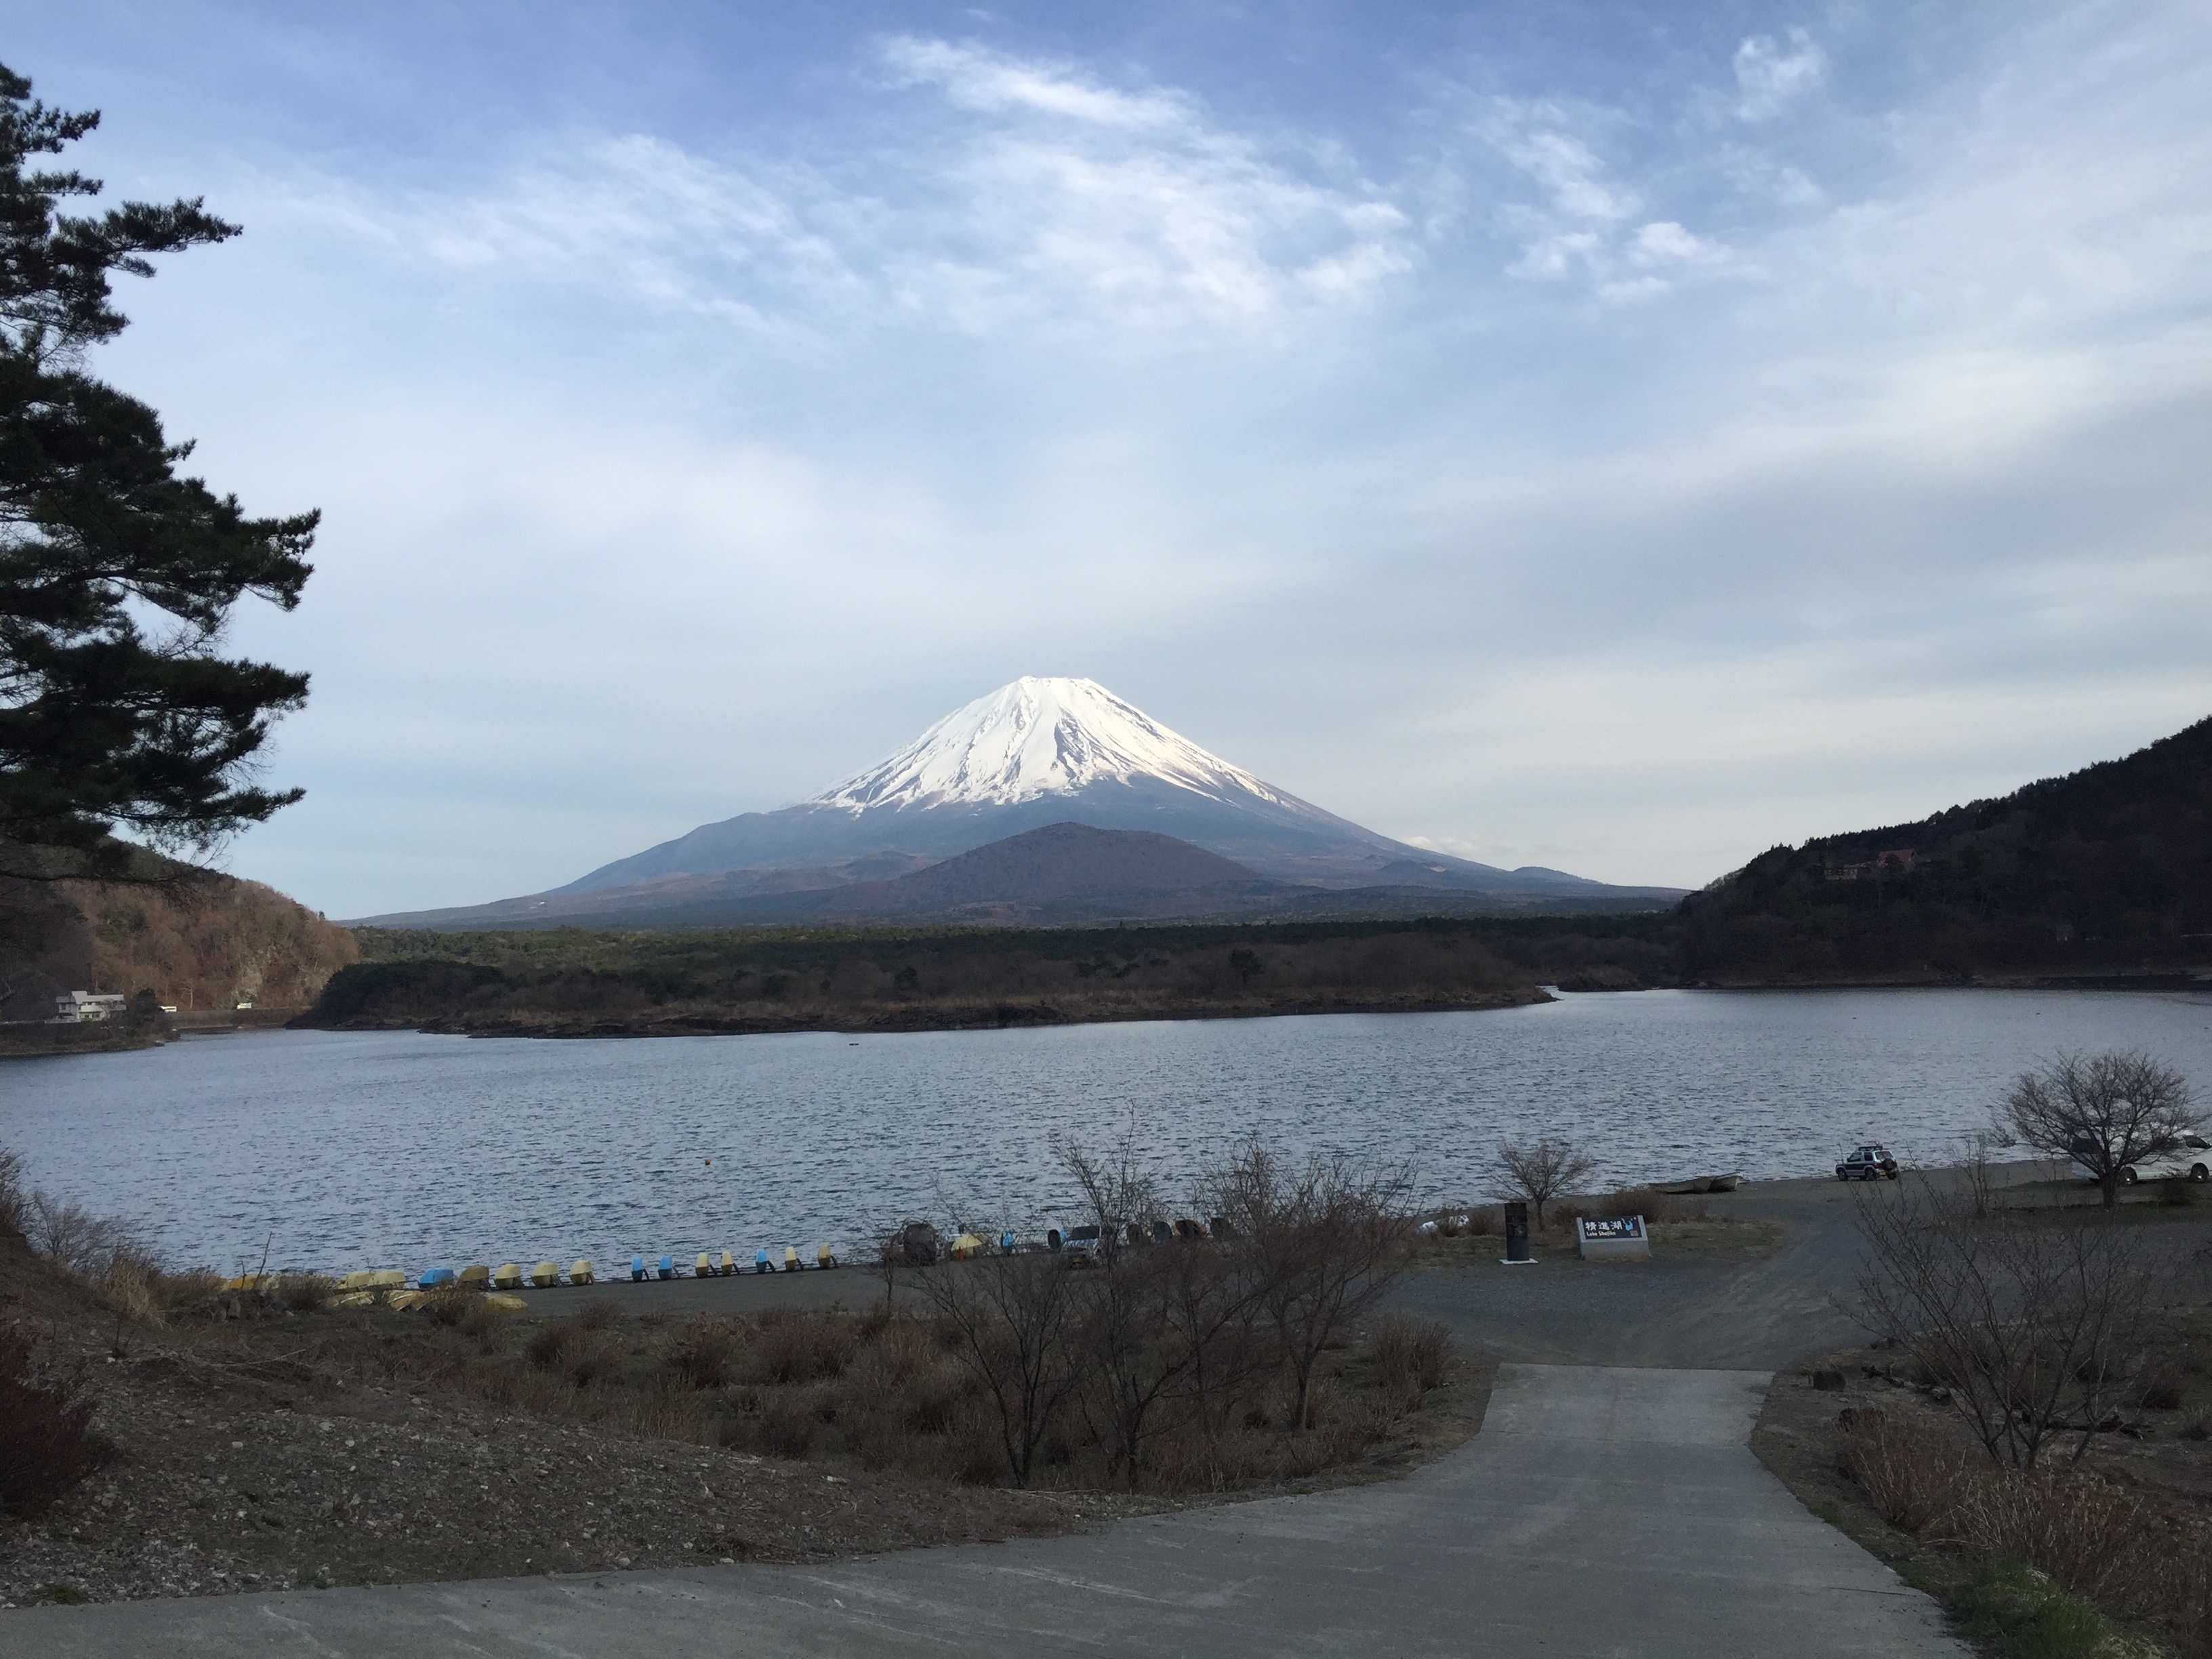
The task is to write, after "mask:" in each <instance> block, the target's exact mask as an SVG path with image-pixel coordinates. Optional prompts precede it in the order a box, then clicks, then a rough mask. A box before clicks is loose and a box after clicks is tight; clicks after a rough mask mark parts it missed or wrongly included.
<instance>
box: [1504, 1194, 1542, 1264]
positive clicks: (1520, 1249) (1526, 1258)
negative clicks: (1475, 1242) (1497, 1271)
mask: <svg viewBox="0 0 2212 1659" xmlns="http://www.w3.org/2000/svg"><path fill="white" fill-rule="evenodd" d="M1535 1259H1536V1258H1535V1257H1534V1256H1533V1255H1529V1254H1528V1206H1527V1205H1526V1204H1508V1205H1507V1206H1505V1262H1506V1265H1507V1266H1508V1267H1517V1266H1519V1265H1520V1264H1522V1263H1523V1262H1532V1261H1535Z"/></svg>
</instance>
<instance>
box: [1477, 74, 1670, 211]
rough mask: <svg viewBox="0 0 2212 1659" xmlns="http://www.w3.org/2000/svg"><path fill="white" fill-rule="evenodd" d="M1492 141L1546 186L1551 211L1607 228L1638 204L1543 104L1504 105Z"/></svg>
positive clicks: (1630, 191)
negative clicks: (1606, 226)
mask: <svg viewBox="0 0 2212 1659" xmlns="http://www.w3.org/2000/svg"><path fill="white" fill-rule="evenodd" d="M1493 142H1494V143H1496V144H1497V146H1498V149H1499V150H1500V151H1501V152H1502V153H1503V154H1504V156H1505V158H1506V159H1507V160H1508V161H1511V162H1512V163H1513V165H1514V166H1515V167H1518V168H1520V169H1521V171H1522V172H1523V173H1527V174H1528V176H1529V177H1530V178H1532V179H1534V180H1535V181H1536V182H1537V183H1538V184H1540V185H1543V186H1544V188H1545V190H1546V191H1547V192H1548V193H1549V195H1550V197H1551V200H1550V204H1549V205H1550V208H1551V210H1552V211H1553V213H1555V214H1558V215H1559V216H1562V217H1565V218H1568V219H1579V220H1588V221H1593V222H1597V223H1601V224H1609V223H1611V222H1613V221H1615V220H1619V219H1626V218H1627V217H1628V216H1630V215H1631V214H1632V213H1634V212H1635V211H1636V210H1637V208H1638V206H1639V205H1640V203H1639V199H1638V195H1637V192H1636V191H1634V190H1633V189H1632V188H1630V187H1629V186H1627V185H1623V184H1621V183H1619V182H1618V181H1616V180H1614V179H1612V178H1611V177H1609V176H1608V172H1607V167H1606V165H1605V163H1604V162H1603V161H1601V160H1599V158H1598V156H1597V155H1596V153H1595V151H1594V150H1592V149H1591V148H1590V147H1589V144H1588V143H1585V142H1584V141H1583V139H1581V138H1579V137H1576V136H1575V135H1574V134H1573V133H1571V132H1569V131H1565V128H1564V125H1563V116H1562V112H1560V111H1559V110H1558V109H1556V108H1554V107H1553V106H1547V105H1536V106H1513V105H1510V104H1507V105H1502V106H1500V109H1499V112H1498V121H1497V123H1496V127H1495V136H1494V138H1493Z"/></svg>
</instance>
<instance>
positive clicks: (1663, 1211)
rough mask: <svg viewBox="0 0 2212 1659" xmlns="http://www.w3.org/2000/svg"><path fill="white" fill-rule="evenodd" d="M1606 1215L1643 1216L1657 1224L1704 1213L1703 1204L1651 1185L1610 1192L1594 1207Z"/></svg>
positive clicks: (1600, 1213)
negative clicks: (1680, 1197) (1690, 1201)
mask: <svg viewBox="0 0 2212 1659" xmlns="http://www.w3.org/2000/svg"><path fill="white" fill-rule="evenodd" d="M1593 1207H1594V1209H1595V1213H1597V1214H1599V1215H1602V1216H1614V1217H1619V1216H1631V1215H1640V1216H1642V1217H1643V1218H1644V1220H1646V1221H1648V1222H1650V1223H1651V1224H1652V1225H1655V1226H1656V1225H1658V1224H1660V1223H1662V1222H1668V1221H1686V1220H1687V1219H1689V1218H1690V1217H1691V1215H1692V1214H1693V1213H1702V1212H1703V1210H1704V1206H1702V1205H1699V1206H1692V1205H1690V1204H1686V1203H1685V1202H1683V1200H1680V1199H1679V1198H1676V1197H1674V1195H1673V1194H1669V1193H1662V1192H1658V1191H1656V1190H1654V1189H1653V1188H1650V1187H1624V1188H1621V1189H1620V1191H1619V1192H1617V1193H1607V1194H1606V1195H1605V1196H1604V1197H1603V1198H1601V1199H1600V1200H1597V1203H1596V1204H1595V1206H1593Z"/></svg>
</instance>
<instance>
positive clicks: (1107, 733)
mask: <svg viewBox="0 0 2212 1659" xmlns="http://www.w3.org/2000/svg"><path fill="white" fill-rule="evenodd" d="M1066 823H1074V824H1080V825H1085V826H1087V827H1089V828H1091V829H1104V830H1140V831H1148V832H1151V833H1152V835H1154V836H1172V837H1174V838H1176V840H1178V841H1182V842H1189V843H1190V844H1191V845H1192V846H1194V847H1196V848H1203V849H1204V850H1205V851H1206V852H1207V853H1211V854H1218V856H1219V857H1221V858H1224V859H1228V860H1234V861H1235V863H1237V865H1241V866H1243V869H1244V871H1246V872H1249V873H1250V874H1251V875H1252V876H1253V877H1254V878H1255V879H1256V880H1257V882H1258V884H1259V885H1261V886H1267V887H1273V886H1276V885H1278V884H1294V885H1295V887H1296V888H1297V889H1300V890H1305V891H1306V892H1307V893H1308V894H1309V895H1311V896H1316V897H1317V895H1314V894H1313V890H1316V889H1321V890H1328V889H1334V890H1346V889H1393V890H1405V889H1429V890H1437V889H1444V890H1457V891H1459V892H1461V893H1463V894H1466V895H1468V896H1475V895H1484V896H1489V897H1491V898H1492V899H1494V900H1496V901H1498V902H1499V903H1500V904H1501V905H1504V906H1515V907H1517V906H1520V905H1524V904H1528V903H1534V902H1546V901H1553V902H1556V901H1566V902H1571V903H1574V902H1578V903H1577V908H1584V907H1587V906H1589V905H1590V904H1591V903H1592V902H1603V901H1607V900H1621V901H1631V902H1642V903H1644V904H1648V903H1650V902H1653V901H1656V900H1664V899H1672V898H1675V897H1678V896H1680V895H1679V894H1678V893H1677V892H1676V891H1675V890H1672V889H1664V888H1638V887H1614V886H1608V885H1607V884H1603V883H1601V882H1594V881H1586V880H1584V879H1583V878H1579V877H1577V876H1571V875H1567V874H1565V873H1564V872H1560V871H1557V870H1547V869H1542V868H1538V867H1534V866H1529V867H1524V868H1522V869H1518V870H1502V869H1498V868H1495V867H1493V866H1490V865H1486V864H1477V863H1474V862H1472V861H1470V860H1465V859H1456V858H1452V857H1450V856H1449V855H1448V854H1441V853H1432V852H1429V851H1427V850H1425V849H1424V848H1417V847H1412V846H1408V845H1407V844H1406V843H1405V842H1398V841H1393V840H1392V839H1390V838H1389V836H1383V835H1378V834H1376V832H1375V831H1374V830H1372V829H1365V828H1363V827H1362V826H1361V825H1359V824H1357V823H1352V821H1351V820H1349V819H1347V818H1341V817H1337V816H1336V815H1335V814H1334V813H1333V812H1329V811H1325V810H1323V809H1322V808H1321V807H1319V806H1316V805H1314V804H1313V803H1312V802H1310V801H1306V800H1301V799H1299V798H1298V797H1297V796H1296V795H1293V794H1291V793H1290V792H1289V791H1288V790H1285V789H1280V788H1278V787H1276V786H1274V785H1273V784H1271V783H1268V782H1267V781H1265V780H1263V779H1261V778H1259V777H1256V776H1255V775H1253V774H1251V773H1249V772H1248V771H1246V770H1244V769H1243V768H1242V767H1240V766H1236V765H1233V764H1231V763H1230V762H1228V761H1225V760H1224V759H1222V758H1221V757H1219V756H1218V755H1214V754H1211V753H1209V752H1208V751H1207V750H1204V749H1201V748H1200V747H1199V745H1198V744H1194V743H1193V742H1192V741H1191V740H1190V739H1189V738H1186V737H1184V736H1182V734H1181V733H1179V732H1174V731H1170V729H1169V728H1168V727H1166V726H1163V725H1161V724H1160V723H1159V722H1158V720H1153V719H1152V717H1151V716H1150V715H1148V714H1145V713H1144V712H1143V711H1142V710H1141V709H1139V708H1136V707H1135V706H1134V705H1133V704H1131V703H1128V702H1124V701H1123V700H1122V699H1121V698H1120V697H1117V696H1115V695H1114V694H1113V693H1112V692H1111V691H1109V690H1107V689H1106V688H1105V687H1104V686H1103V685H1100V684H1098V683H1097V681H1095V680H1088V679H1045V678H1024V679H1018V680H1016V681H1014V682H1013V683H1012V684H1010V685H1004V686H1001V687H1000V688H999V690H995V691H994V692H992V693H990V694H989V695H988V696H981V697H978V698H977V699H975V702H971V703H969V704H968V705H967V706H966V707H964V708H957V709H955V710H954V711H953V712H952V713H951V714H947V715H946V716H945V718H944V719H942V720H939V721H938V722H937V723H936V724H935V725H933V726H931V727H930V728H929V729H928V730H927V731H926V732H923V733H922V734H921V736H920V737H918V738H915V740H914V741H913V742H912V743H910V744H907V745H906V747H904V748H903V749H901V750H898V751H897V752H896V754H893V755H891V756H890V757H887V758H885V759H884V760H882V761H879V762H878V763H876V764H875V765H873V766H871V767H868V768H867V769H865V770H863V771H860V772H857V773H855V774H854V775H852V776H850V777H848V778H846V779H844V780H843V781H841V782H838V783H836V784H833V785H831V786H830V787H829V788H828V789H825V790H823V792H822V793H820V794H818V795H815V796H812V797H811V798H809V799H805V800H802V801H799V802H796V803H794V804H793V805H789V806H784V807H780V808H778V809H776V810H775V811H767V812H744V813H741V814H739V815H738V817H733V818H726V819H724V820H722V821H721V822H720V823H708V824H702V826H700V827H699V828H698V829H694V830H692V831H691V832H690V834H689V835H685V836H678V837H677V838H676V839H675V840H673V841H667V842H662V843H660V845H659V846H657V847H653V848H647V850H646V851H644V852H642V853H639V854H635V855H633V856H631V857H629V858H625V859H618V860H616V861H615V862H613V863H611V864H608V865H603V866H600V867H599V869H597V870H594V871H592V872H591V873H590V874H588V875H586V876H583V877H581V878H579V879H577V880H575V881H573V882H571V883H569V884H568V885H567V886H565V887H557V888H555V889H553V890H551V891H550V892H548V893H544V894H540V895H538V896H535V897H533V898H529V899H507V900H502V901H500V902H498V903H496V904H491V905H483V906H477V907H475V908H472V909H470V910H465V911H435V912H428V913H422V914H420V915H409V916H404V917H402V916H392V917H380V918H376V920H377V921H386V922H390V923H393V924H402V923H411V924H413V925H416V926H430V927H499V926H512V925H514V924H516V923H518V922H520V923H524V924H526V925H527V924H531V923H538V924H543V923H549V922H555V921H559V922H574V921H579V920H580V919H582V917H583V916H584V915H586V914H589V915H592V917H593V918H594V919H611V918H612V917H613V916H615V915H621V914H627V915H633V916H635V917H636V918H637V919H638V920H641V921H642V920H645V918H646V916H647V915H651V916H652V917H653V920H654V921H659V922H660V923H661V924H662V925H667V924H668V923H670V922H672V921H678V917H679V915H680V914H681V913H685V912H698V911H701V910H702V908H703V909H704V910H709V911H714V912H716V913H718V914H720V915H722V916H723V917H724V918H725V919H728V920H738V919H739V915H741V914H742V915H744V916H746V917H749V918H753V919H759V920H767V919H769V916H770V915H771V914H775V915H789V914H793V913H795V912H797V911H812V910H817V909H820V908H825V906H826V908H834V909H836V910H839V911H843V910H846V909H848V908H850V905H849V903H836V904H828V901H829V897H830V895H831V893H832V892H833V891H834V890H837V889H841V888H850V887H853V886H854V885H856V884H857V885H859V886H860V887H861V888H863V889H864V890H870V891H872V890H874V889H875V887H876V886H877V885H878V884H880V883H881V882H883V881H885V880H890V879H894V878H898V877H900V876H902V875H907V874H908V873H910V872H915V871H917V870H920V869H921V868H923V867H925V866H929V865H933V864H935V863H937V862H939V861H940V860H945V859H949V858H952V857H954V856H956V855H958V854H965V853H969V852H971V851H972V850H974V849H975V848H981V847H984V846H986V845H987V844H989V843H994V842H1000V841H1003V840H1005V839H1006V838H1007V837H1009V836H1018V835H1022V834H1024V832H1027V831H1031V830H1036V829H1042V828H1044V827H1046V826H1048V825H1054V824H1066ZM1086 844H1087V843H1086ZM809 895H818V896H820V899H821V901H822V902H803V903H802V902H799V901H801V900H802V899H803V898H805V896H809ZM854 896H858V895H854ZM732 905H735V906H736V907H737V908H736V909H734V910H732V908H731V907H732ZM1485 908H1490V907H1485ZM700 919H704V917H703V915H702V916H701V918H700Z"/></svg>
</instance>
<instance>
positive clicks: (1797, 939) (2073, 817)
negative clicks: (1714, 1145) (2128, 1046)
mask: <svg viewBox="0 0 2212 1659" xmlns="http://www.w3.org/2000/svg"><path fill="white" fill-rule="evenodd" d="M1680 917H1681V924H1682V926H1681V931H1680V933H1679V934H1678V935H1677V938H1676V963H1675V966H1676V970H1677V972H1678V973H1679V974H1680V976H1681V977H1682V978H1684V979H1686V980H1688V981H1692V982H1694V981H1701V980H1707V981H1720V982H1729V983H1745V982H1752V981H1769V982H1771V981H1797V980H1832V979H1859V978H1866V979H1893V978H1913V979H1925V978H1954V977H1955V978H1965V977H1968V976H1975V975H1980V976H1987V975H2002V974H2006V973H2027V974H2039V975H2051V974H2057V975H2065V974H2069V973H2076V972H2078V973H2083V974H2106V973H2114V972H2138V971H2142V970H2143V969H2180V968H2183V967H2185V966H2189V965H2191V964H2193V963H2204V962H2207V961H2212V720H2200V721H2198V722H2197V724H2196V725H2194V726H2190V727H2189V728H2188V729H2187V730H2185V731H2183V732H2177V733H2175V734H2174V735H2173V736H2172V737H2170V738H2165V739H2163V740H2161V741H2160V742H2158V743H2154V744H2151V745H2150V746H2149V747H2148V748H2147V749H2143V750H2139V751H2138V752H2136V753H2135V754H2133V755H2130V756H2128V757H2126V758H2125V759H2124V760H2116V761H2106V762H2104V763H2100V764H2099V765H2095V766H2091V767H2087V768H2085V769H2083V770H2081V771H2079V772H2075V773H2074V774H2072V775H2069V776H2066V777H2062V778H2050V779H2045V781H2041V782H2039V783H2032V784H2029V785H2028V786H2027V787H2025V788H2023V789H2020V790H2016V791H2015V792H2014V793H2012V794H2009V795H2007V796H2004V797H2003V798H2002V799H1996V800H1984V801H1976V802H1974V803H1972V805H1966V806H1955V807H1953V808H1951V809H1950V810H1949V811H1944V812H1939V813H1937V814H1936V815H1935V816H1934V817H1929V818H1925V819H1923V820H1921V821H1920V822H1919V823H1900V824H1892V825H1889V826H1887V827H1886V828H1883V829H1869V830H1864V831H1861V832H1859V833H1857V834H1853V835H1845V836H1827V837H1825V838H1823V839H1820V840H1817V841H1811V842H1806V843H1805V845H1804V846H1802V847H1800V848H1794V849H1793V848H1787V847H1778V848H1774V849H1773V850H1772V851H1771V852H1768V853H1764V854H1760V855H1759V857H1758V858H1756V859H1753V860H1752V861H1751V862H1750V863H1749V864H1747V865H1746V866H1744V867H1743V868H1742V869H1741V870H1740V871H1738V872H1735V874H1734V875H1732V876H1729V877H1726V878H1723V880H1721V881H1719V882H1717V883H1715V884H1713V885H1712V886H1711V887H1710V888H1707V889H1706V890H1705V891H1703V892H1701V893H1697V894H1693V895H1692V896H1690V897H1689V898H1687V899H1686V900H1684V901H1683V903H1682V907H1681V912H1680Z"/></svg>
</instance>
